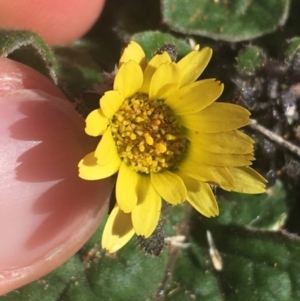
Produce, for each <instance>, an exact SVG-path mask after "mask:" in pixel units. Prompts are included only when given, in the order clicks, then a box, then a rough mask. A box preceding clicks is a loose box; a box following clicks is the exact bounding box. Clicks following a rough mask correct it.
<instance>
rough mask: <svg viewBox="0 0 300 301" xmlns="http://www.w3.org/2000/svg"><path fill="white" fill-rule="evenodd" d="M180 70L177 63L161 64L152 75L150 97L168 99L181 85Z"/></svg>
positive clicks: (151, 98) (152, 98)
mask: <svg viewBox="0 0 300 301" xmlns="http://www.w3.org/2000/svg"><path fill="white" fill-rule="evenodd" d="M179 80H180V76H179V72H178V69H177V66H176V64H175V63H165V64H162V65H160V66H159V67H158V68H157V70H156V71H155V73H154V74H153V76H152V79H151V83H150V87H149V99H150V100H156V99H166V98H167V97H168V96H169V95H170V94H171V93H173V92H174V91H176V90H177V89H178V87H179Z"/></svg>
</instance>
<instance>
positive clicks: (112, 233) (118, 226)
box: [101, 205, 134, 253]
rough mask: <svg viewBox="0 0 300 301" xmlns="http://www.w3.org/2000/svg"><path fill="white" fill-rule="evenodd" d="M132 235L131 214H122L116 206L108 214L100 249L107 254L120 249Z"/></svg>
mask: <svg viewBox="0 0 300 301" xmlns="http://www.w3.org/2000/svg"><path fill="white" fill-rule="evenodd" d="M133 235H134V230H133V227H132V223H131V214H129V213H124V212H122V211H121V210H120V208H119V206H118V205H116V206H115V207H114V209H113V210H112V212H111V213H110V215H109V217H108V220H107V222H106V224H105V228H104V230H103V234H102V241H101V244H102V248H103V249H106V250H107V251H108V252H109V253H114V252H116V251H118V250H119V249H121V248H122V247H123V246H124V245H126V244H127V243H128V241H129V240H130V239H131V238H132V236H133Z"/></svg>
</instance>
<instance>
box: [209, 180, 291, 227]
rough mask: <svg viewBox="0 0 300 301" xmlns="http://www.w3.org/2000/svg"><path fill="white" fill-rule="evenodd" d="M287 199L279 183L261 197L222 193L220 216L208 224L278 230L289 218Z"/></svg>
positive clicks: (219, 201)
mask: <svg viewBox="0 0 300 301" xmlns="http://www.w3.org/2000/svg"><path fill="white" fill-rule="evenodd" d="M286 198H287V194H286V191H285V190H284V187H283V185H282V183H281V182H279V181H277V182H276V184H275V185H274V186H273V187H272V188H269V190H268V191H267V192H266V193H264V194H260V195H249V194H240V193H228V192H222V194H221V195H220V197H219V198H218V203H219V207H220V216H219V217H217V218H214V219H209V220H207V222H208V223H212V224H222V225H228V224H231V223H234V224H236V225H248V226H251V227H255V228H264V229H278V227H280V226H282V224H283V221H284V220H285V218H286V216H287V212H288V208H287V205H286Z"/></svg>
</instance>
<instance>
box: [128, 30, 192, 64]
mask: <svg viewBox="0 0 300 301" xmlns="http://www.w3.org/2000/svg"><path fill="white" fill-rule="evenodd" d="M131 39H132V40H134V41H136V42H137V43H139V44H140V45H141V46H142V47H143V49H144V51H145V53H146V56H147V59H148V60H149V59H150V58H151V57H152V56H153V55H154V54H155V52H156V51H157V50H158V49H159V48H160V47H162V46H164V45H165V44H175V45H176V46H177V50H178V57H183V56H184V55H186V54H187V53H188V52H190V51H191V46H190V45H188V44H187V43H186V42H184V41H183V40H180V39H178V38H175V37H174V36H172V35H170V34H167V33H162V32H159V31H145V32H142V33H137V34H135V35H133V36H132V37H131Z"/></svg>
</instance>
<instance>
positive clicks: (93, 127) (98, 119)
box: [85, 109, 108, 137]
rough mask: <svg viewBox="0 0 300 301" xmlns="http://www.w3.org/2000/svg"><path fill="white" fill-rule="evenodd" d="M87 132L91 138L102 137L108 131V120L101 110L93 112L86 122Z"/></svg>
mask: <svg viewBox="0 0 300 301" xmlns="http://www.w3.org/2000/svg"><path fill="white" fill-rule="evenodd" d="M85 123H86V127H85V132H86V133H87V134H88V135H90V136H94V137H96V136H100V135H103V133H104V132H105V131H106V128H107V125H108V119H107V118H106V117H105V116H104V114H103V112H102V110H101V109H97V110H94V111H92V112H91V113H90V114H89V115H88V116H87V118H86V120H85Z"/></svg>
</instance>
